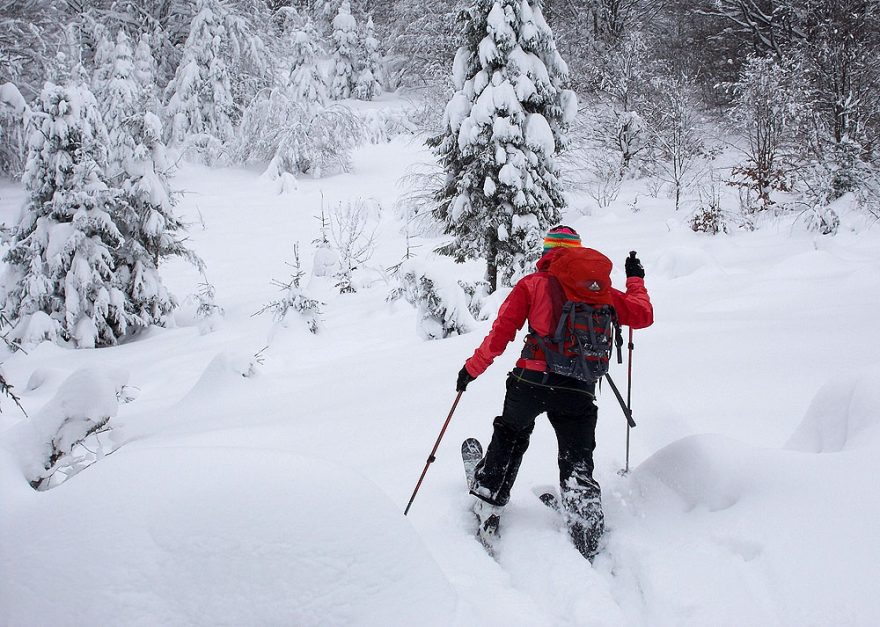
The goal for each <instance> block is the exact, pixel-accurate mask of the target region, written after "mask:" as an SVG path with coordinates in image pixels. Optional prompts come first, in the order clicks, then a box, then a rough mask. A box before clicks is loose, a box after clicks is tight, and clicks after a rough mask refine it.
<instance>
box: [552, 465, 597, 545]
mask: <svg viewBox="0 0 880 627" xmlns="http://www.w3.org/2000/svg"><path fill="white" fill-rule="evenodd" d="M561 487H562V490H561V492H562V512H563V515H564V516H565V522H566V524H567V525H568V532H569V535H570V536H571V541H572V542H573V543H574V545H575V547H577V550H578V551H580V553H581V555H583V556H584V557H585V558H587V559H588V560H590V561H591V562H592V561H593V558H594V557H595V556H596V554H597V553H598V552H599V542H600V540H601V539H602V534H603V533H604V532H605V514H604V513H603V512H602V491H601V490H600V488H599V484H598V483H596V481H595V480H594V479H593V478H592V477H589V476H587V475H584V474H581V473H578V472H575V473H573V474H572V475H571V476H570V477H569V478H568V479H567V480H566V481H564V482H563V484H562V486H561Z"/></svg>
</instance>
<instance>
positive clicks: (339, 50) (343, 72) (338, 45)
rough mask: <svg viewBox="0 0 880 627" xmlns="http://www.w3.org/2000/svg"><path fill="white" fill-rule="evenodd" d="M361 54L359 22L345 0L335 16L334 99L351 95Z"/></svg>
mask: <svg viewBox="0 0 880 627" xmlns="http://www.w3.org/2000/svg"><path fill="white" fill-rule="evenodd" d="M359 56H360V55H359V49H358V36H357V22H356V21H355V19H354V17H353V16H352V14H351V6H350V4H349V2H348V0H344V2H343V3H342V4H340V5H339V12H338V13H337V14H336V17H334V18H333V51H332V55H331V59H332V61H333V82H332V84H331V85H330V95H331V97H332V98H333V99H334V100H342V99H344V98H350V97H351V94H352V92H353V90H354V88H355V86H356V84H357V70H358V68H359V66H360V64H361V63H360V59H359Z"/></svg>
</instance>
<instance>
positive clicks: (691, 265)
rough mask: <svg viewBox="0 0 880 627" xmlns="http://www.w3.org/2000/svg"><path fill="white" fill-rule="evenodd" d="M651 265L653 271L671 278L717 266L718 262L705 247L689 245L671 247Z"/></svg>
mask: <svg viewBox="0 0 880 627" xmlns="http://www.w3.org/2000/svg"><path fill="white" fill-rule="evenodd" d="M650 265H651V273H652V274H654V273H656V274H658V275H660V276H664V277H668V278H670V279H678V278H681V277H686V276H689V275H691V274H694V273H695V272H697V271H699V270H704V269H707V268H717V266H718V264H717V262H716V261H715V260H714V259H713V258H712V257H711V256H710V255H709V254H708V253H707V252H706V251H705V250H703V249H701V248H692V247H688V246H679V247H674V248H670V249H669V250H667V251H666V252H664V253H663V254H661V255H660V256H659V257H658V258H657V260H656V261H655V262H653V263H651V264H650Z"/></svg>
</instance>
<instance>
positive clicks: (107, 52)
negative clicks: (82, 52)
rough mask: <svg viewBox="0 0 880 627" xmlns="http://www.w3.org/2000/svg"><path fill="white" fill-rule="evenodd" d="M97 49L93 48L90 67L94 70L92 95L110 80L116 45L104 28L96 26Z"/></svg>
mask: <svg viewBox="0 0 880 627" xmlns="http://www.w3.org/2000/svg"><path fill="white" fill-rule="evenodd" d="M94 37H95V41H96V42H97V47H96V48H95V56H94V58H93V59H92V66H94V68H95V70H94V72H92V81H91V85H92V93H98V92H99V91H101V90H102V89H103V88H104V86H105V85H106V84H107V81H109V80H110V76H111V74H112V72H113V57H114V49H115V48H116V44H115V42H114V41H113V35H112V34H111V33H110V31H109V30H108V29H107V28H105V27H104V26H102V25H100V24H98V25H96V26H95V33H94Z"/></svg>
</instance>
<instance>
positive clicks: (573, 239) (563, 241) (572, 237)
mask: <svg viewBox="0 0 880 627" xmlns="http://www.w3.org/2000/svg"><path fill="white" fill-rule="evenodd" d="M580 245H581V236H580V235H578V234H577V231H575V230H574V229H573V228H571V227H570V226H554V227H553V228H552V229H550V230H549V231H547V236H546V237H545V238H544V252H545V253H546V252H547V251H548V250H550V249H551V248H556V247H558V246H563V247H565V248H579V247H580Z"/></svg>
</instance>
